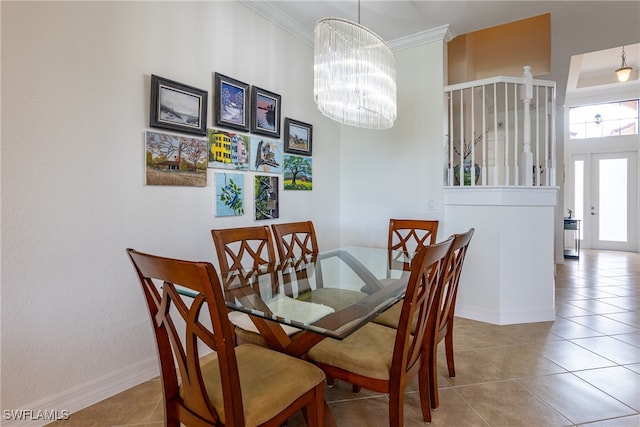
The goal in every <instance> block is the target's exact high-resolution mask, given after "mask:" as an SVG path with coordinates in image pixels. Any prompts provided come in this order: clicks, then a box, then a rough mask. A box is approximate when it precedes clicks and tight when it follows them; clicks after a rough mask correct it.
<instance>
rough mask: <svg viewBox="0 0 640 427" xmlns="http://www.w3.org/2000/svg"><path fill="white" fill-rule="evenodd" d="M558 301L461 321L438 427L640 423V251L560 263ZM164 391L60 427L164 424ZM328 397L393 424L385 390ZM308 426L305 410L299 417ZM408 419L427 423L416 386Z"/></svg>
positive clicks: (443, 380)
mask: <svg viewBox="0 0 640 427" xmlns="http://www.w3.org/2000/svg"><path fill="white" fill-rule="evenodd" d="M556 305H557V318H556V321H555V322H545V323H531V324H521V325H508V326H496V325H491V324H486V323H481V322H477V321H471V320H466V319H462V318H459V319H457V320H456V323H455V334H454V337H455V344H454V348H455V360H456V377H455V378H448V377H447V374H446V372H447V370H446V363H445V362H444V357H440V369H439V371H440V373H441V375H440V377H439V385H440V408H438V409H437V410H436V411H434V413H433V420H432V422H431V425H432V426H434V427H440V426H455V427H459V426H465V427H466V426H496V427H497V426H500V427H501V426H505V427H514V426H526V427H533V426H544V427H547V426H578V425H580V426H582V425H586V426H590V427H596V426H598V427H638V426H640V414H639V411H640V254H635V253H623V252H606V251H583V253H582V254H581V258H580V260H579V261H577V260H567V262H566V263H565V264H564V265H558V266H557V273H556ZM440 350H443V349H442V348H441V349H440ZM161 396H162V394H161V390H160V381H159V379H157V378H156V379H153V380H151V381H148V382H145V383H143V384H140V385H138V386H136V387H134V388H132V389H130V390H127V391H124V392H122V393H120V394H118V395H116V396H113V397H111V398H109V399H106V400H104V401H103V402H100V403H97V404H95V405H93V406H90V407H88V408H86V409H84V410H82V411H79V412H77V413H75V414H72V415H71V417H70V418H69V419H68V420H66V421H58V422H56V423H53V424H50V426H55V427H65V426H67V427H70V426H82V427H90V426H112V427H113V426H148V427H156V426H162V425H163V409H162V402H161ZM326 399H327V401H328V403H329V407H330V408H331V411H332V413H333V415H334V417H335V419H336V421H337V424H338V426H349V427H354V426H355V427H357V426H367V427H368V426H385V425H388V415H387V398H386V396H384V395H381V394H379V393H372V392H368V391H366V390H363V391H362V392H360V393H359V394H353V393H352V392H351V388H350V387H349V386H348V385H347V384H344V383H339V382H338V383H337V384H336V386H335V387H334V388H332V389H329V388H327V389H326ZM303 425H305V423H304V420H303V418H302V417H301V416H300V415H298V416H296V417H294V419H292V420H290V422H289V427H298V426H303ZM405 425H406V426H422V425H425V423H424V422H423V421H422V417H421V414H420V410H419V401H418V393H417V384H415V383H413V384H411V385H410V387H409V389H408V390H407V393H406V399H405Z"/></svg>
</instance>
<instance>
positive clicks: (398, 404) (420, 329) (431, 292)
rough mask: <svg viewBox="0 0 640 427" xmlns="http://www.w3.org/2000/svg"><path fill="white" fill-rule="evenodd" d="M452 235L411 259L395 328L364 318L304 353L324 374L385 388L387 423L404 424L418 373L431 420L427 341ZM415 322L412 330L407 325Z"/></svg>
mask: <svg viewBox="0 0 640 427" xmlns="http://www.w3.org/2000/svg"><path fill="white" fill-rule="evenodd" d="M452 240H453V239H449V240H446V241H444V242H442V243H437V244H433V245H428V246H423V247H422V248H421V249H420V250H419V252H418V254H417V255H415V257H414V260H413V262H412V264H411V271H410V275H409V281H408V284H407V290H406V293H405V297H404V299H403V301H402V303H401V312H400V318H399V320H400V322H399V324H398V327H397V329H392V328H388V327H386V326H382V325H378V324H376V323H371V322H370V323H368V324H366V325H364V326H363V327H362V328H360V329H359V330H357V331H356V332H354V333H353V334H351V335H350V336H348V337H347V338H345V339H344V340H342V341H338V340H334V339H331V338H325V339H324V340H322V341H321V342H320V343H318V344H316V345H315V346H314V347H312V348H311V350H309V352H308V353H307V356H308V359H309V360H310V361H312V362H313V363H316V364H317V365H318V366H319V367H320V368H322V370H323V371H324V372H325V374H326V375H327V381H329V383H330V384H331V383H332V382H333V380H334V379H339V380H343V381H346V382H349V383H351V384H353V385H354V388H356V389H357V388H359V387H363V388H366V389H369V390H373V391H377V392H382V393H388V394H389V425H391V426H398V427H400V426H402V425H403V419H404V415H403V406H404V389H405V386H406V384H407V383H408V382H410V381H411V379H412V378H413V377H415V376H416V375H418V376H419V378H420V381H419V384H420V403H421V408H422V416H423V418H424V420H425V421H431V406H430V401H429V388H428V386H427V384H428V382H429V378H428V375H429V370H428V367H427V362H428V354H426V353H425V348H426V343H428V342H432V341H433V338H432V336H433V334H435V326H436V314H437V304H438V303H439V301H440V293H441V292H440V290H441V285H442V280H443V277H444V274H445V269H446V264H447V256H448V253H449V248H450V246H451V243H452ZM414 322H415V325H416V327H415V331H414V333H413V334H412V333H411V325H412V324H413V323H414Z"/></svg>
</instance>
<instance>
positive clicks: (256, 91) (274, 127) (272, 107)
mask: <svg viewBox="0 0 640 427" xmlns="http://www.w3.org/2000/svg"><path fill="white" fill-rule="evenodd" d="M281 99H282V98H281V97H280V95H278V94H276V93H273V92H269V91H268V90H264V89H260V88H259V87H255V86H253V87H252V88H251V132H253V133H258V134H260V135H267V136H271V137H275V138H280V110H281V109H280V102H281Z"/></svg>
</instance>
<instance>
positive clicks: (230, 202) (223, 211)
mask: <svg viewBox="0 0 640 427" xmlns="http://www.w3.org/2000/svg"><path fill="white" fill-rule="evenodd" d="M214 176H215V186H216V209H215V211H216V213H215V215H216V216H242V215H244V174H242V173H231V172H216V173H215V174H214Z"/></svg>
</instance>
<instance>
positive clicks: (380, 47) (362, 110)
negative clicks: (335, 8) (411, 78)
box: [313, 2, 397, 129]
mask: <svg viewBox="0 0 640 427" xmlns="http://www.w3.org/2000/svg"><path fill="white" fill-rule="evenodd" d="M359 15H360V3H359V2H358V21H360V17H359ZM314 35H315V41H314V56H313V74H314V76H313V98H314V100H315V102H316V104H318V109H319V110H320V112H321V113H322V114H323V115H325V116H326V117H329V118H330V119H333V120H335V121H337V122H340V123H343V124H346V125H350V126H356V127H361V128H368V129H388V128H390V127H392V126H393V122H394V121H395V119H396V116H397V107H396V59H395V56H394V55H393V52H391V49H390V48H389V46H388V45H387V44H386V43H385V42H384V40H382V39H381V38H380V37H379V36H378V35H377V34H375V33H374V32H372V31H370V30H369V29H367V28H365V27H364V26H362V25H360V23H355V22H352V21H348V20H346V19H341V18H324V19H321V20H319V21H318V22H317V23H316V27H315V31H314Z"/></svg>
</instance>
